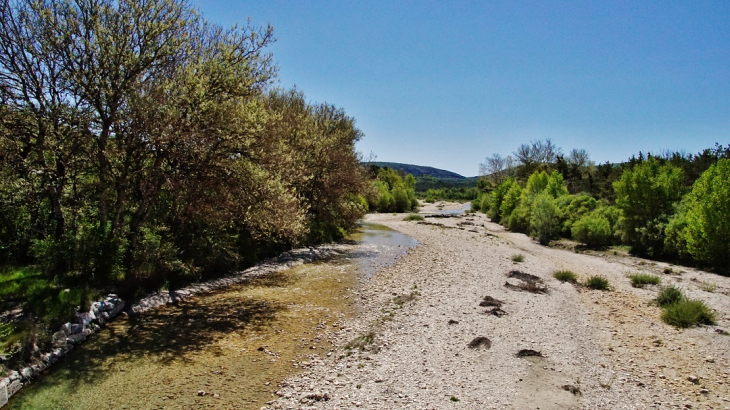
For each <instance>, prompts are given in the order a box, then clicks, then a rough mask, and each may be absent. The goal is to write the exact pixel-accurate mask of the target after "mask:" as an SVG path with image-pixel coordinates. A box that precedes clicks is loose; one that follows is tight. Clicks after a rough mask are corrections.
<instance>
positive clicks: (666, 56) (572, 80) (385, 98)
mask: <svg viewBox="0 0 730 410" xmlns="http://www.w3.org/2000/svg"><path fill="white" fill-rule="evenodd" d="M192 4H193V5H194V6H195V7H198V8H199V9H200V10H201V12H202V13H203V15H204V16H205V17H206V18H208V19H209V20H211V21H213V22H216V23H219V24H222V25H225V26H228V25H230V24H232V23H235V22H242V23H245V21H246V19H247V18H248V17H250V18H251V22H252V23H253V24H255V25H265V24H268V23H270V24H271V25H273V26H274V29H275V35H276V38H277V42H276V43H275V44H274V45H273V46H272V47H271V48H270V51H271V52H272V53H273V54H274V59H275V60H276V61H277V63H278V65H279V67H280V86H282V87H287V88H289V87H292V86H294V85H296V86H297V87H298V88H299V89H300V90H302V91H304V93H305V94H306V95H307V98H308V99H310V100H311V101H312V102H328V103H332V104H335V105H336V106H338V107H341V108H344V109H345V111H346V112H347V114H348V115H350V116H352V117H354V118H355V119H356V121H357V126H358V128H360V129H361V130H362V131H363V132H364V133H365V138H363V140H362V141H360V142H359V143H358V146H357V148H358V150H360V151H361V152H363V154H365V155H366V156H367V154H369V153H371V152H372V153H374V154H375V155H376V156H377V159H378V160H379V161H393V162H405V163H411V164H417V165H430V166H434V167H437V168H442V169H447V170H450V171H454V172H457V173H460V174H462V175H465V176H473V175H476V174H477V173H478V167H479V163H480V162H483V161H484V158H485V157H487V156H489V155H491V154H492V153H499V154H502V155H507V154H510V153H511V152H512V151H514V150H515V148H516V147H517V146H518V145H519V144H521V143H523V142H529V141H531V140H537V139H544V138H552V140H553V141H554V142H555V143H556V144H557V145H558V146H560V147H562V148H563V150H564V151H566V152H567V151H569V150H570V149H572V148H585V149H586V150H588V152H589V153H590V155H591V158H592V159H593V160H594V161H597V162H605V161H611V162H618V161H622V160H626V159H628V158H629V157H630V156H631V155H632V154H637V153H638V152H639V151H644V152H646V151H653V152H659V151H661V150H663V149H671V150H677V149H678V150H685V151H687V152H690V153H694V152H697V151H699V150H701V149H703V148H707V147H711V146H713V145H714V144H715V142H719V143H721V144H725V145H727V144H728V143H730V1H727V0H717V1H701V0H692V1H635V0H632V1H516V0H509V1H486V0H484V1H438V2H436V1H423V0H419V1H399V0H388V1H349V0H345V1H342V0H340V1H276V0H266V1H263V0H262V1H256V2H250V1H218V0H193V1H192Z"/></svg>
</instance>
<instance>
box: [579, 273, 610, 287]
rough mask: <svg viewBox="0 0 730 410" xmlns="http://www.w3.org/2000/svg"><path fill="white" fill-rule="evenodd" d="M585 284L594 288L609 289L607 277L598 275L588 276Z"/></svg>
mask: <svg viewBox="0 0 730 410" xmlns="http://www.w3.org/2000/svg"><path fill="white" fill-rule="evenodd" d="M585 286H586V287H587V288H590V289H594V290H611V284H610V283H609V282H608V279H606V278H604V277H603V276H600V275H594V276H591V277H590V278H588V280H587V281H586V282H585Z"/></svg>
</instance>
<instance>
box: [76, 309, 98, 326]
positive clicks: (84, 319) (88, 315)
mask: <svg viewBox="0 0 730 410" xmlns="http://www.w3.org/2000/svg"><path fill="white" fill-rule="evenodd" d="M94 319H96V315H95V314H94V312H93V311H90V312H85V313H79V314H77V315H76V320H78V321H79V323H81V325H82V326H84V327H86V326H89V325H90V324H91V321H92V320H94Z"/></svg>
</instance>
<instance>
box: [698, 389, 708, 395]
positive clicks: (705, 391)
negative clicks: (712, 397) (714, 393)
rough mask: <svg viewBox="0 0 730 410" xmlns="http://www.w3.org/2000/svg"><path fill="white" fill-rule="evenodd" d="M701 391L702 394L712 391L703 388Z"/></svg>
mask: <svg viewBox="0 0 730 410" xmlns="http://www.w3.org/2000/svg"><path fill="white" fill-rule="evenodd" d="M700 393H702V394H709V393H710V391H709V390H707V389H701V390H700Z"/></svg>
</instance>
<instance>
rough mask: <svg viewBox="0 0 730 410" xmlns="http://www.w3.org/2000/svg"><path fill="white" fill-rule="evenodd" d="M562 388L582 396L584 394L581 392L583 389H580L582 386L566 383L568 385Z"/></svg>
mask: <svg viewBox="0 0 730 410" xmlns="http://www.w3.org/2000/svg"><path fill="white" fill-rule="evenodd" d="M562 389H563V390H565V391H569V392H571V393H573V394H574V395H576V396H582V395H583V393H581V391H580V387H578V386H573V385H572V384H566V385H564V386H563V387H562Z"/></svg>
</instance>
